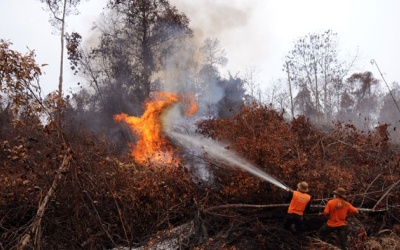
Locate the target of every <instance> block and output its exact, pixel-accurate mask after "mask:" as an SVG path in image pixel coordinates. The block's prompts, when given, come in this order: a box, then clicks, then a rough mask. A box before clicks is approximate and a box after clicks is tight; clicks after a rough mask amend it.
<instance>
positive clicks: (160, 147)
mask: <svg viewBox="0 0 400 250" xmlns="http://www.w3.org/2000/svg"><path fill="white" fill-rule="evenodd" d="M178 102H182V103H183V106H184V108H185V109H186V114H187V115H193V114H194V113H196V111H197V109H198V108H197V104H196V103H195V101H194V95H189V96H188V97H187V98H183V97H181V98H179V97H178V95H176V94H173V93H167V92H156V93H154V96H153V98H152V99H151V100H148V101H146V103H145V112H144V113H143V115H142V117H140V118H139V117H135V116H128V115H127V114H124V113H122V114H118V115H115V116H114V121H115V122H125V123H127V124H128V125H129V127H130V129H131V130H132V131H133V132H134V133H135V134H137V136H138V142H137V144H136V145H131V147H132V152H131V155H132V156H133V157H134V160H135V162H137V163H145V162H152V163H175V164H177V163H179V162H180V159H179V158H178V157H176V156H175V151H176V150H175V149H174V147H173V146H172V144H171V143H169V141H168V140H167V138H166V137H165V136H164V135H163V132H162V129H163V123H162V116H163V114H165V111H167V110H168V109H169V108H171V107H172V106H173V105H174V104H176V103H178Z"/></svg>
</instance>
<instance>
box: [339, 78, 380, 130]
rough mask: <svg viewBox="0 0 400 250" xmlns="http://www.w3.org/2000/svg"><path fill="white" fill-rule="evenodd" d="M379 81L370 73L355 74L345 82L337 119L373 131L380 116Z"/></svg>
mask: <svg viewBox="0 0 400 250" xmlns="http://www.w3.org/2000/svg"><path fill="white" fill-rule="evenodd" d="M378 83H379V80H378V79H376V78H374V76H373V74H372V73H371V72H369V71H366V72H363V73H354V74H352V75H351V76H350V77H349V78H347V79H346V81H345V92H344V93H343V94H342V97H341V103H340V106H339V107H340V110H339V111H338V115H337V119H338V120H342V121H351V122H353V123H354V124H355V125H357V126H359V127H360V128H361V127H363V128H364V129H368V130H373V125H374V124H375V122H376V118H375V117H376V116H377V115H378V114H377V112H378V105H379V94H378V92H377V90H378V88H374V87H378Z"/></svg>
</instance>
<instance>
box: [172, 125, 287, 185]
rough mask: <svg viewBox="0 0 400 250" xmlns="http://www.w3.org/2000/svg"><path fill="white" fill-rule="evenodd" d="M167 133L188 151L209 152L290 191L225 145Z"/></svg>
mask: <svg viewBox="0 0 400 250" xmlns="http://www.w3.org/2000/svg"><path fill="white" fill-rule="evenodd" d="M166 133H167V135H168V136H169V137H170V138H171V139H174V140H175V141H177V142H178V143H180V144H181V145H182V146H183V147H185V148H187V149H193V148H198V149H203V150H204V151H205V152H207V155H209V156H211V157H213V158H215V159H219V160H221V161H224V162H225V163H228V164H232V165H234V166H236V167H239V168H241V169H244V170H246V171H247V172H249V173H251V174H252V175H254V176H256V177H259V178H261V179H263V180H265V181H268V182H269V183H271V184H273V185H275V186H277V187H279V188H281V189H283V190H288V189H289V187H288V186H287V185H285V184H284V183H282V182H281V181H279V180H277V179H276V178H274V177H273V176H271V175H269V174H267V173H266V172H264V171H262V170H261V169H259V168H258V167H256V166H254V165H253V164H251V163H250V162H248V161H246V160H245V159H243V158H241V157H239V156H238V155H236V154H235V153H234V152H232V151H229V150H227V149H226V148H225V147H224V146H223V145H221V144H219V143H217V142H216V141H213V140H211V139H207V138H200V137H195V136H190V135H186V134H182V133H178V132H174V131H168V130H167V131H166Z"/></svg>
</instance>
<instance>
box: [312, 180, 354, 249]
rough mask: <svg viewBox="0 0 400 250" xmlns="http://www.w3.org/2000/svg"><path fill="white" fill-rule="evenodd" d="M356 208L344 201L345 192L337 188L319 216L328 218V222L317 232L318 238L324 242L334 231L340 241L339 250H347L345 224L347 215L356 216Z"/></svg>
mask: <svg viewBox="0 0 400 250" xmlns="http://www.w3.org/2000/svg"><path fill="white" fill-rule="evenodd" d="M357 213H358V210H357V208H355V207H353V205H351V204H350V203H349V202H347V201H346V190H345V189H344V188H341V187H339V188H338V189H336V190H334V191H333V199H331V200H329V201H328V203H327V204H326V206H325V209H324V211H323V212H322V213H319V215H324V216H329V219H328V221H327V222H326V224H324V225H323V226H322V227H321V228H320V230H319V231H318V237H319V238H320V239H321V240H323V241H325V239H326V237H327V236H328V235H329V234H330V233H332V232H334V231H336V233H337V235H338V236H339V240H340V247H341V249H347V248H346V246H347V222H346V217H347V215H348V214H357Z"/></svg>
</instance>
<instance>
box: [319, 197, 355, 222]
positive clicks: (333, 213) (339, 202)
mask: <svg viewBox="0 0 400 250" xmlns="http://www.w3.org/2000/svg"><path fill="white" fill-rule="evenodd" d="M347 213H354V214H356V213H358V210H357V208H355V207H353V206H352V205H351V204H350V203H349V202H347V201H344V200H343V199H340V198H334V199H332V200H330V201H328V203H327V204H326V207H325V209H324V214H329V219H328V221H327V223H326V224H327V225H328V226H330V227H339V226H345V225H347V223H346V216H347Z"/></svg>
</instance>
